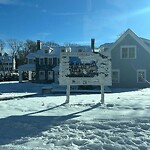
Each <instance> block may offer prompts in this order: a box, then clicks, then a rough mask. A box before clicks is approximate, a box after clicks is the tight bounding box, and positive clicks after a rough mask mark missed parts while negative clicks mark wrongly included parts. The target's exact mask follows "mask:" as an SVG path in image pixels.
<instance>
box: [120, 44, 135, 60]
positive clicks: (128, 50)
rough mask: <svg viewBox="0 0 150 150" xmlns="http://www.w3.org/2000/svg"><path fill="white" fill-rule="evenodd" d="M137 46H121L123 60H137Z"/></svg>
mask: <svg viewBox="0 0 150 150" xmlns="http://www.w3.org/2000/svg"><path fill="white" fill-rule="evenodd" d="M135 58H136V46H121V59H135Z"/></svg>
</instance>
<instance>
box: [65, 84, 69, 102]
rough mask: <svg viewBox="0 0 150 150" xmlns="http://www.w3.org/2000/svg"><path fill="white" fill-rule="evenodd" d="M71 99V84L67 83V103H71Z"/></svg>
mask: <svg viewBox="0 0 150 150" xmlns="http://www.w3.org/2000/svg"><path fill="white" fill-rule="evenodd" d="M69 101H70V84H67V89H66V102H65V103H67V104H68V103H69Z"/></svg>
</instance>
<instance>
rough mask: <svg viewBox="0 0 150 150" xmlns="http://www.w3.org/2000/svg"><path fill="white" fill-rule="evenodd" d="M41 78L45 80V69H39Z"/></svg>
mask: <svg viewBox="0 0 150 150" xmlns="http://www.w3.org/2000/svg"><path fill="white" fill-rule="evenodd" d="M39 80H45V71H39Z"/></svg>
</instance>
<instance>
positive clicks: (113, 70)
mask: <svg viewBox="0 0 150 150" xmlns="http://www.w3.org/2000/svg"><path fill="white" fill-rule="evenodd" d="M113 72H117V73H118V82H113V76H112V83H120V70H119V69H112V74H113Z"/></svg>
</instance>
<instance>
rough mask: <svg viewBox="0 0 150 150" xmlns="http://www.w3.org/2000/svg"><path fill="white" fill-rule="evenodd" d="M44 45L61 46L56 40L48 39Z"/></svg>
mask: <svg viewBox="0 0 150 150" xmlns="http://www.w3.org/2000/svg"><path fill="white" fill-rule="evenodd" d="M43 45H44V46H48V47H54V46H60V45H59V44H58V43H56V42H54V41H48V42H45V43H43Z"/></svg>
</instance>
